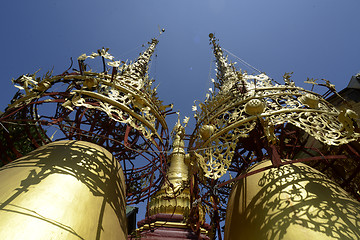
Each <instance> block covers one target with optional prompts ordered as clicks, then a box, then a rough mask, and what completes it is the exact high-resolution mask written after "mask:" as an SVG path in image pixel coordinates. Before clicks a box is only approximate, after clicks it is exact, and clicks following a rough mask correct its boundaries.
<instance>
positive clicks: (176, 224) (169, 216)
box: [137, 122, 209, 239]
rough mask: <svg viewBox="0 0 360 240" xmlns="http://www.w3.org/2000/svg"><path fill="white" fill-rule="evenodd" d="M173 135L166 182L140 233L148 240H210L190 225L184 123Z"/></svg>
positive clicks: (205, 232) (157, 195)
mask: <svg viewBox="0 0 360 240" xmlns="http://www.w3.org/2000/svg"><path fill="white" fill-rule="evenodd" d="M173 132H174V133H175V136H174V141H173V145H172V147H173V152H172V153H171V155H170V167H169V170H168V172H167V175H166V178H165V182H164V183H163V186H162V187H161V189H160V190H159V191H158V192H157V193H156V194H155V195H154V196H153V197H152V198H151V201H150V202H149V204H148V213H147V216H148V217H147V218H146V219H145V220H142V221H140V222H139V223H138V225H139V229H137V232H138V234H140V235H141V237H142V238H146V239H165V238H168V237H173V238H176V239H209V238H208V237H207V236H206V234H207V233H208V231H207V230H206V229H204V228H200V235H199V236H197V235H196V234H195V233H194V232H193V231H192V230H191V227H190V224H189V223H188V216H189V213H190V209H191V202H190V189H189V184H188V183H189V165H188V164H189V158H190V156H189V155H188V154H186V153H185V150H184V145H185V144H184V135H185V128H184V127H183V126H181V124H180V122H178V123H177V124H176V125H175V127H174V130H173ZM203 221H204V219H203ZM149 230H150V231H149Z"/></svg>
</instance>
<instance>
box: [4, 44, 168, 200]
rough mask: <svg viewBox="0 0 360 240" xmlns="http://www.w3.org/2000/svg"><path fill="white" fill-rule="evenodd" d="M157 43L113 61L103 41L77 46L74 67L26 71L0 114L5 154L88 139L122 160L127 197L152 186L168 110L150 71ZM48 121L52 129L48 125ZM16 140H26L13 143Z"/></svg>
mask: <svg viewBox="0 0 360 240" xmlns="http://www.w3.org/2000/svg"><path fill="white" fill-rule="evenodd" d="M157 43H158V40H157V39H153V40H152V41H151V42H150V43H149V47H148V48H147V49H146V51H144V52H143V53H142V54H140V56H139V57H138V58H137V60H136V61H134V62H129V63H128V61H126V62H124V61H115V60H114V57H113V56H111V55H110V54H109V52H108V49H104V48H103V49H99V50H98V51H97V52H96V53H92V54H91V55H86V54H82V55H81V56H80V57H79V58H78V64H79V69H78V70H75V71H74V72H71V73H69V72H68V71H65V72H64V73H63V74H60V75H55V76H52V73H51V72H48V73H47V74H46V75H45V76H44V77H43V78H39V77H37V76H36V74H33V75H23V76H21V77H19V78H18V79H16V80H13V83H14V84H15V87H17V88H19V89H20V90H19V92H18V93H17V94H16V95H15V97H14V99H13V100H12V102H11V104H10V105H9V107H8V108H7V109H6V111H5V113H4V114H2V116H1V117H0V122H1V123H2V124H3V125H4V127H5V128H6V129H8V130H9V133H7V132H6V131H5V130H4V129H3V130H2V132H3V134H2V138H4V139H3V141H1V144H0V145H1V146H0V148H1V149H2V150H3V151H2V161H3V162H4V163H6V162H7V161H11V160H12V159H14V158H17V157H20V156H22V155H23V154H25V153H26V152H28V151H31V150H33V149H36V148H37V147H39V146H41V145H43V144H46V143H49V142H51V141H53V140H59V139H76V140H84V141H90V142H94V143H96V144H98V145H101V146H104V147H105V148H106V149H108V150H109V151H110V152H112V153H113V154H114V156H115V157H116V158H117V159H118V160H119V161H120V162H121V163H122V166H123V169H124V172H125V175H126V183H127V185H128V186H127V190H128V201H129V202H137V201H141V200H143V199H144V198H147V197H148V196H149V194H151V193H154V192H155V191H156V190H157V186H158V185H159V183H160V182H161V179H162V177H163V174H164V173H165V172H166V164H165V163H166V150H167V149H168V140H169V134H168V127H167V124H166V121H165V116H166V114H167V113H169V112H170V111H171V108H172V106H171V105H166V106H165V105H163V103H162V101H160V100H159V99H158V97H157V93H156V88H154V87H152V83H153V81H154V80H152V79H150V78H149V76H148V64H149V61H150V58H151V56H152V54H153V52H154V50H155V47H156V45H157ZM94 58H97V59H99V58H100V59H101V61H102V68H103V71H102V72H95V71H94V70H91V69H88V68H89V66H88V64H87V63H86V62H87V61H88V60H89V59H94ZM70 68H71V67H70ZM70 68H69V69H70ZM50 126H52V127H56V128H57V130H56V131H53V132H52V133H50V132H48V131H47V129H48V128H49V127H50ZM24 134H25V137H24V139H22V135H24ZM21 139H22V140H21ZM9 140H10V141H9ZM14 140H15V141H14ZM19 142H23V143H24V142H25V144H23V145H25V146H28V147H27V148H26V149H24V148H22V147H21V146H16V145H17V144H18V143H19ZM135 157H138V160H137V161H136V162H135V161H134V159H135ZM134 163H135V165H134Z"/></svg>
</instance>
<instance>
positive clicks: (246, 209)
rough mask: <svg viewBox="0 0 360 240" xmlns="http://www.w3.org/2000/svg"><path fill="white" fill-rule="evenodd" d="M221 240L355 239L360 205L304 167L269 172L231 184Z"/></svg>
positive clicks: (359, 230)
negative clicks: (222, 238)
mask: <svg viewBox="0 0 360 240" xmlns="http://www.w3.org/2000/svg"><path fill="white" fill-rule="evenodd" d="M268 165H270V162H263V163H260V164H257V165H256V166H255V167H254V168H252V169H251V170H250V171H253V170H256V169H260V168H263V167H265V166H268ZM225 239H297V240H298V239H306V240H309V239H317V240H318V239H341V240H343V239H360V203H359V202H357V201H356V200H354V199H352V198H351V197H349V195H348V194H347V193H346V192H345V191H344V190H343V189H341V188H340V187H339V186H338V185H337V184H336V183H334V182H332V181H331V180H329V179H327V178H326V177H325V176H324V175H323V174H322V173H320V172H318V171H316V170H315V169H313V168H311V167H309V166H307V165H304V164H300V163H299V164H294V165H284V166H282V167H280V168H272V169H270V170H266V171H264V172H260V173H257V174H254V175H251V176H249V177H247V178H245V179H242V180H240V181H239V182H238V183H237V184H235V185H234V187H233V190H232V193H231V195H230V199H229V203H228V208H227V213H226V222H225Z"/></svg>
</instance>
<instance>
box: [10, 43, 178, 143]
mask: <svg viewBox="0 0 360 240" xmlns="http://www.w3.org/2000/svg"><path fill="white" fill-rule="evenodd" d="M157 43H158V40H156V39H153V40H152V42H150V43H149V47H148V48H147V49H146V51H145V52H143V53H142V54H141V55H140V56H139V57H138V59H137V60H136V61H134V62H129V63H127V62H124V61H115V60H114V57H113V56H112V55H110V54H109V52H108V49H104V48H103V49H99V50H98V51H97V52H96V53H92V54H90V55H89V56H87V55H86V54H82V55H81V56H80V57H78V63H79V68H80V70H79V72H77V73H73V74H66V73H64V74H62V75H57V76H52V75H51V72H48V73H47V74H46V75H45V76H44V77H43V78H39V77H36V75H35V74H33V75H23V76H21V77H19V78H18V79H16V80H13V83H14V85H15V87H17V88H19V89H21V90H23V91H25V94H23V95H22V96H21V97H20V98H18V99H16V100H14V102H13V103H12V104H10V105H9V109H13V108H19V107H21V106H24V105H26V104H29V103H31V102H32V101H33V100H37V99H40V98H42V97H43V96H44V94H45V93H47V92H48V91H50V90H51V88H52V87H53V86H54V85H55V84H57V83H63V84H68V89H71V90H70V92H69V93H70V94H69V96H68V97H67V98H66V99H65V102H64V103H63V104H62V107H64V108H66V109H68V110H70V111H73V110H74V107H85V108H88V109H96V110H100V111H102V112H104V113H106V114H107V116H108V117H109V118H111V119H112V120H114V121H117V122H120V123H123V124H129V125H130V126H131V127H133V128H134V129H136V130H138V131H140V132H141V133H142V134H143V136H144V137H145V138H147V139H149V140H152V138H153V137H154V136H155V137H157V138H159V139H160V140H162V139H161V137H160V136H159V134H158V132H157V127H156V123H157V122H159V123H160V124H161V125H162V127H163V128H164V129H166V128H167V125H166V122H165V118H164V117H165V115H164V111H165V110H166V109H167V108H171V105H167V106H164V105H163V104H162V101H160V100H159V99H158V97H157V93H156V88H153V87H152V83H153V80H151V79H149V77H148V74H147V71H148V63H149V61H150V58H151V56H152V54H153V52H154V50H155V47H156V45H157ZM94 58H101V59H102V61H103V68H104V71H103V72H93V71H92V70H87V69H86V68H87V67H88V65H87V64H85V61H87V60H88V59H94ZM106 65H107V66H108V67H106ZM44 101H45V102H46V101H48V102H49V101H52V100H50V99H47V100H44Z"/></svg>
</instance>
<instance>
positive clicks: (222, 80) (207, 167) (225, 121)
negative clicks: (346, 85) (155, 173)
mask: <svg viewBox="0 0 360 240" xmlns="http://www.w3.org/2000/svg"><path fill="white" fill-rule="evenodd" d="M210 44H212V46H213V51H214V55H215V58H216V80H213V79H212V82H213V84H214V90H212V89H210V90H211V91H210V93H208V94H207V98H206V100H205V101H204V102H203V103H200V104H198V106H197V105H195V106H194V107H193V110H195V118H196V119H197V125H196V128H195V130H194V132H193V135H192V139H191V140H190V144H189V145H190V146H193V147H192V148H193V149H196V150H194V151H196V152H197V153H199V154H200V155H202V157H201V158H198V159H199V160H198V161H199V165H200V166H201V168H202V170H203V173H204V175H205V176H206V177H208V178H213V179H217V178H219V177H221V176H222V175H224V174H225V173H226V171H227V169H228V168H229V166H230V164H231V159H232V157H233V154H234V149H235V147H236V144H237V141H238V139H239V138H247V137H248V136H249V133H250V132H251V131H252V130H253V129H254V128H255V126H256V124H257V122H258V121H260V122H261V124H262V125H263V129H264V132H265V136H266V137H267V139H268V141H269V142H271V143H276V142H277V137H276V135H275V134H274V133H273V132H272V129H274V127H275V126H277V125H279V124H285V123H287V124H291V125H293V126H295V127H297V128H300V129H302V130H303V131H305V132H306V133H308V134H309V135H311V136H312V137H314V138H315V139H316V140H318V141H320V142H321V143H323V144H326V145H332V146H339V145H342V144H346V143H349V142H351V141H355V140H357V139H358V137H359V134H358V133H356V132H354V129H355V127H354V125H353V121H354V119H356V118H357V115H356V113H355V112H353V111H352V110H345V111H343V112H339V111H338V110H337V109H336V108H335V107H334V106H332V105H331V104H330V103H328V102H327V101H326V100H325V99H324V98H322V96H321V95H319V94H317V93H315V92H312V91H309V90H305V89H304V88H301V87H297V86H295V83H294V82H293V81H292V80H291V73H286V74H285V75H284V77H283V78H284V82H285V83H284V84H279V83H277V82H275V81H274V80H273V79H271V78H270V77H269V76H267V75H266V74H265V73H261V74H258V75H251V74H248V73H246V72H241V71H237V70H236V69H235V63H232V62H229V61H228V57H227V56H224V54H223V50H222V49H221V47H220V46H219V44H218V43H217V40H216V39H215V37H214V36H213V35H212V34H210ZM324 86H325V85H324ZM326 86H327V87H328V88H329V89H330V90H333V91H334V87H333V85H332V84H330V83H329V82H328V83H327V84H326Z"/></svg>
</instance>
